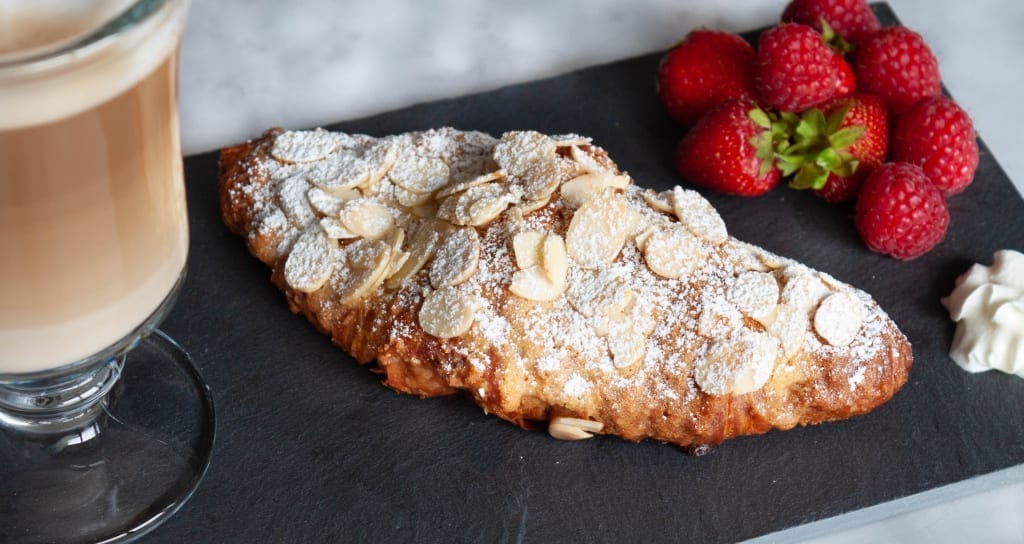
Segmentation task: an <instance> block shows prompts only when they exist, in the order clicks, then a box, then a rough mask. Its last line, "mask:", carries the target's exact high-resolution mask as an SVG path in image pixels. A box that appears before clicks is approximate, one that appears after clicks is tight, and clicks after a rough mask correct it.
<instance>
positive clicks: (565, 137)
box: [551, 134, 594, 147]
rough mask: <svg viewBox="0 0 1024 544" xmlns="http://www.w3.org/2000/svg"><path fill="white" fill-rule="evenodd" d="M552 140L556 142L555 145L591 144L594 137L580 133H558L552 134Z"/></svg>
mask: <svg viewBox="0 0 1024 544" xmlns="http://www.w3.org/2000/svg"><path fill="white" fill-rule="evenodd" d="M551 140H552V141H553V142H555V147H569V146H571V145H573V146H581V145H590V144H591V143H592V142H593V141H594V140H593V139H592V138H588V137H586V136H580V135H579V134H557V135H553V136H551Z"/></svg>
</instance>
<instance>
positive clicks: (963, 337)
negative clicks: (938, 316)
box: [942, 250, 1024, 378]
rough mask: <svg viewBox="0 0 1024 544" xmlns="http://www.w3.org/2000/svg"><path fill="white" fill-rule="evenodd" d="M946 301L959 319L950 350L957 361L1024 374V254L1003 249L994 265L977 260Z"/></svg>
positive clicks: (979, 369)
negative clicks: (983, 263)
mask: <svg viewBox="0 0 1024 544" xmlns="http://www.w3.org/2000/svg"><path fill="white" fill-rule="evenodd" d="M942 304H943V305H945V306H946V309H948V310H949V317H950V319H952V320H953V321H956V322H957V326H956V334H955V335H954V336H953V344H952V346H951V347H950V350H949V355H950V357H952V358H953V360H954V361H956V363H957V364H958V365H960V366H961V367H962V368H963V369H964V370H966V371H968V372H982V371H985V370H990V369H996V370H1001V371H1003V372H1006V373H1009V374H1016V375H1018V376H1020V377H1022V378H1024V254H1022V253H1020V252H1019V251H1013V250H1001V251H997V252H995V254H994V258H993V262H992V265H991V266H983V265H981V264H975V265H974V266H972V267H971V268H970V269H969V270H968V271H967V272H966V273H965V274H963V275H962V276H960V277H959V278H957V280H956V287H955V288H954V289H953V292H952V293H950V295H949V296H948V297H946V298H944V299H942Z"/></svg>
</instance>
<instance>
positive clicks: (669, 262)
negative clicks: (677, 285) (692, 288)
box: [643, 223, 701, 280]
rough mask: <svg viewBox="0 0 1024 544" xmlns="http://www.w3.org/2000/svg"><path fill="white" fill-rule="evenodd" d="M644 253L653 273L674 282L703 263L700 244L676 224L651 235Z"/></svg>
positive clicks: (645, 245)
mask: <svg viewBox="0 0 1024 544" xmlns="http://www.w3.org/2000/svg"><path fill="white" fill-rule="evenodd" d="M643 252H644V262H645V263H647V267H648V268H650V269H651V271H652V272H654V273H655V274H657V275H659V276H661V277H663V278H667V279H672V280H674V279H678V278H679V277H681V276H683V275H685V274H688V273H689V272H690V271H691V270H693V269H694V268H695V267H696V266H697V264H698V263H700V261H701V249H700V242H698V241H697V240H696V239H695V238H694V237H693V235H692V234H691V233H690V232H689V231H687V230H686V229H685V228H683V227H681V226H679V225H678V224H675V223H670V224H669V225H666V226H665V227H664V228H662V229H660V230H658V231H656V232H654V233H653V234H651V235H650V237H649V238H647V240H646V243H645V244H644V248H643Z"/></svg>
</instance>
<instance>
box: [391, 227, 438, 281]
mask: <svg viewBox="0 0 1024 544" xmlns="http://www.w3.org/2000/svg"><path fill="white" fill-rule="evenodd" d="M438 239H439V235H438V233H437V231H436V230H435V229H434V228H433V221H430V220H423V221H422V222H421V223H420V224H419V225H418V226H417V227H416V228H415V229H413V230H412V232H411V233H410V236H409V243H408V245H407V247H408V248H409V249H408V252H409V257H408V258H406V260H405V262H404V264H402V266H401V267H399V268H398V270H396V271H394V272H393V273H390V277H388V278H387V281H386V282H385V283H384V286H385V287H387V288H388V289H394V288H395V287H398V286H399V285H401V284H402V282H404V281H405V280H407V279H409V278H411V277H413V276H415V275H416V274H417V273H419V271H420V270H422V269H423V267H424V266H426V264H427V263H428V262H430V259H432V258H433V257H434V253H435V252H436V251H437V241H438Z"/></svg>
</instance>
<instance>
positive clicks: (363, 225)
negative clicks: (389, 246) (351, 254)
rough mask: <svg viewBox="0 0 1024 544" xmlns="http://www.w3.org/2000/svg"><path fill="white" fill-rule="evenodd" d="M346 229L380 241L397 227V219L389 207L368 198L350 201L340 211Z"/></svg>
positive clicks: (339, 216) (339, 215)
mask: <svg viewBox="0 0 1024 544" xmlns="http://www.w3.org/2000/svg"><path fill="white" fill-rule="evenodd" d="M338 219H339V220H340V221H341V224H342V225H344V227H345V228H346V229H348V230H350V231H352V232H354V233H356V234H358V235H359V236H362V237H363V238H369V239H371V240H379V239H381V238H383V237H385V236H387V234H388V232H390V231H391V229H393V228H394V226H395V218H394V216H393V215H391V211H390V210H388V208H387V206H383V205H381V204H378V203H377V202H374V201H373V200H370V199H368V198H357V199H355V200H349V201H348V202H346V203H345V204H344V205H343V206H342V207H341V210H339V211H338Z"/></svg>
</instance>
